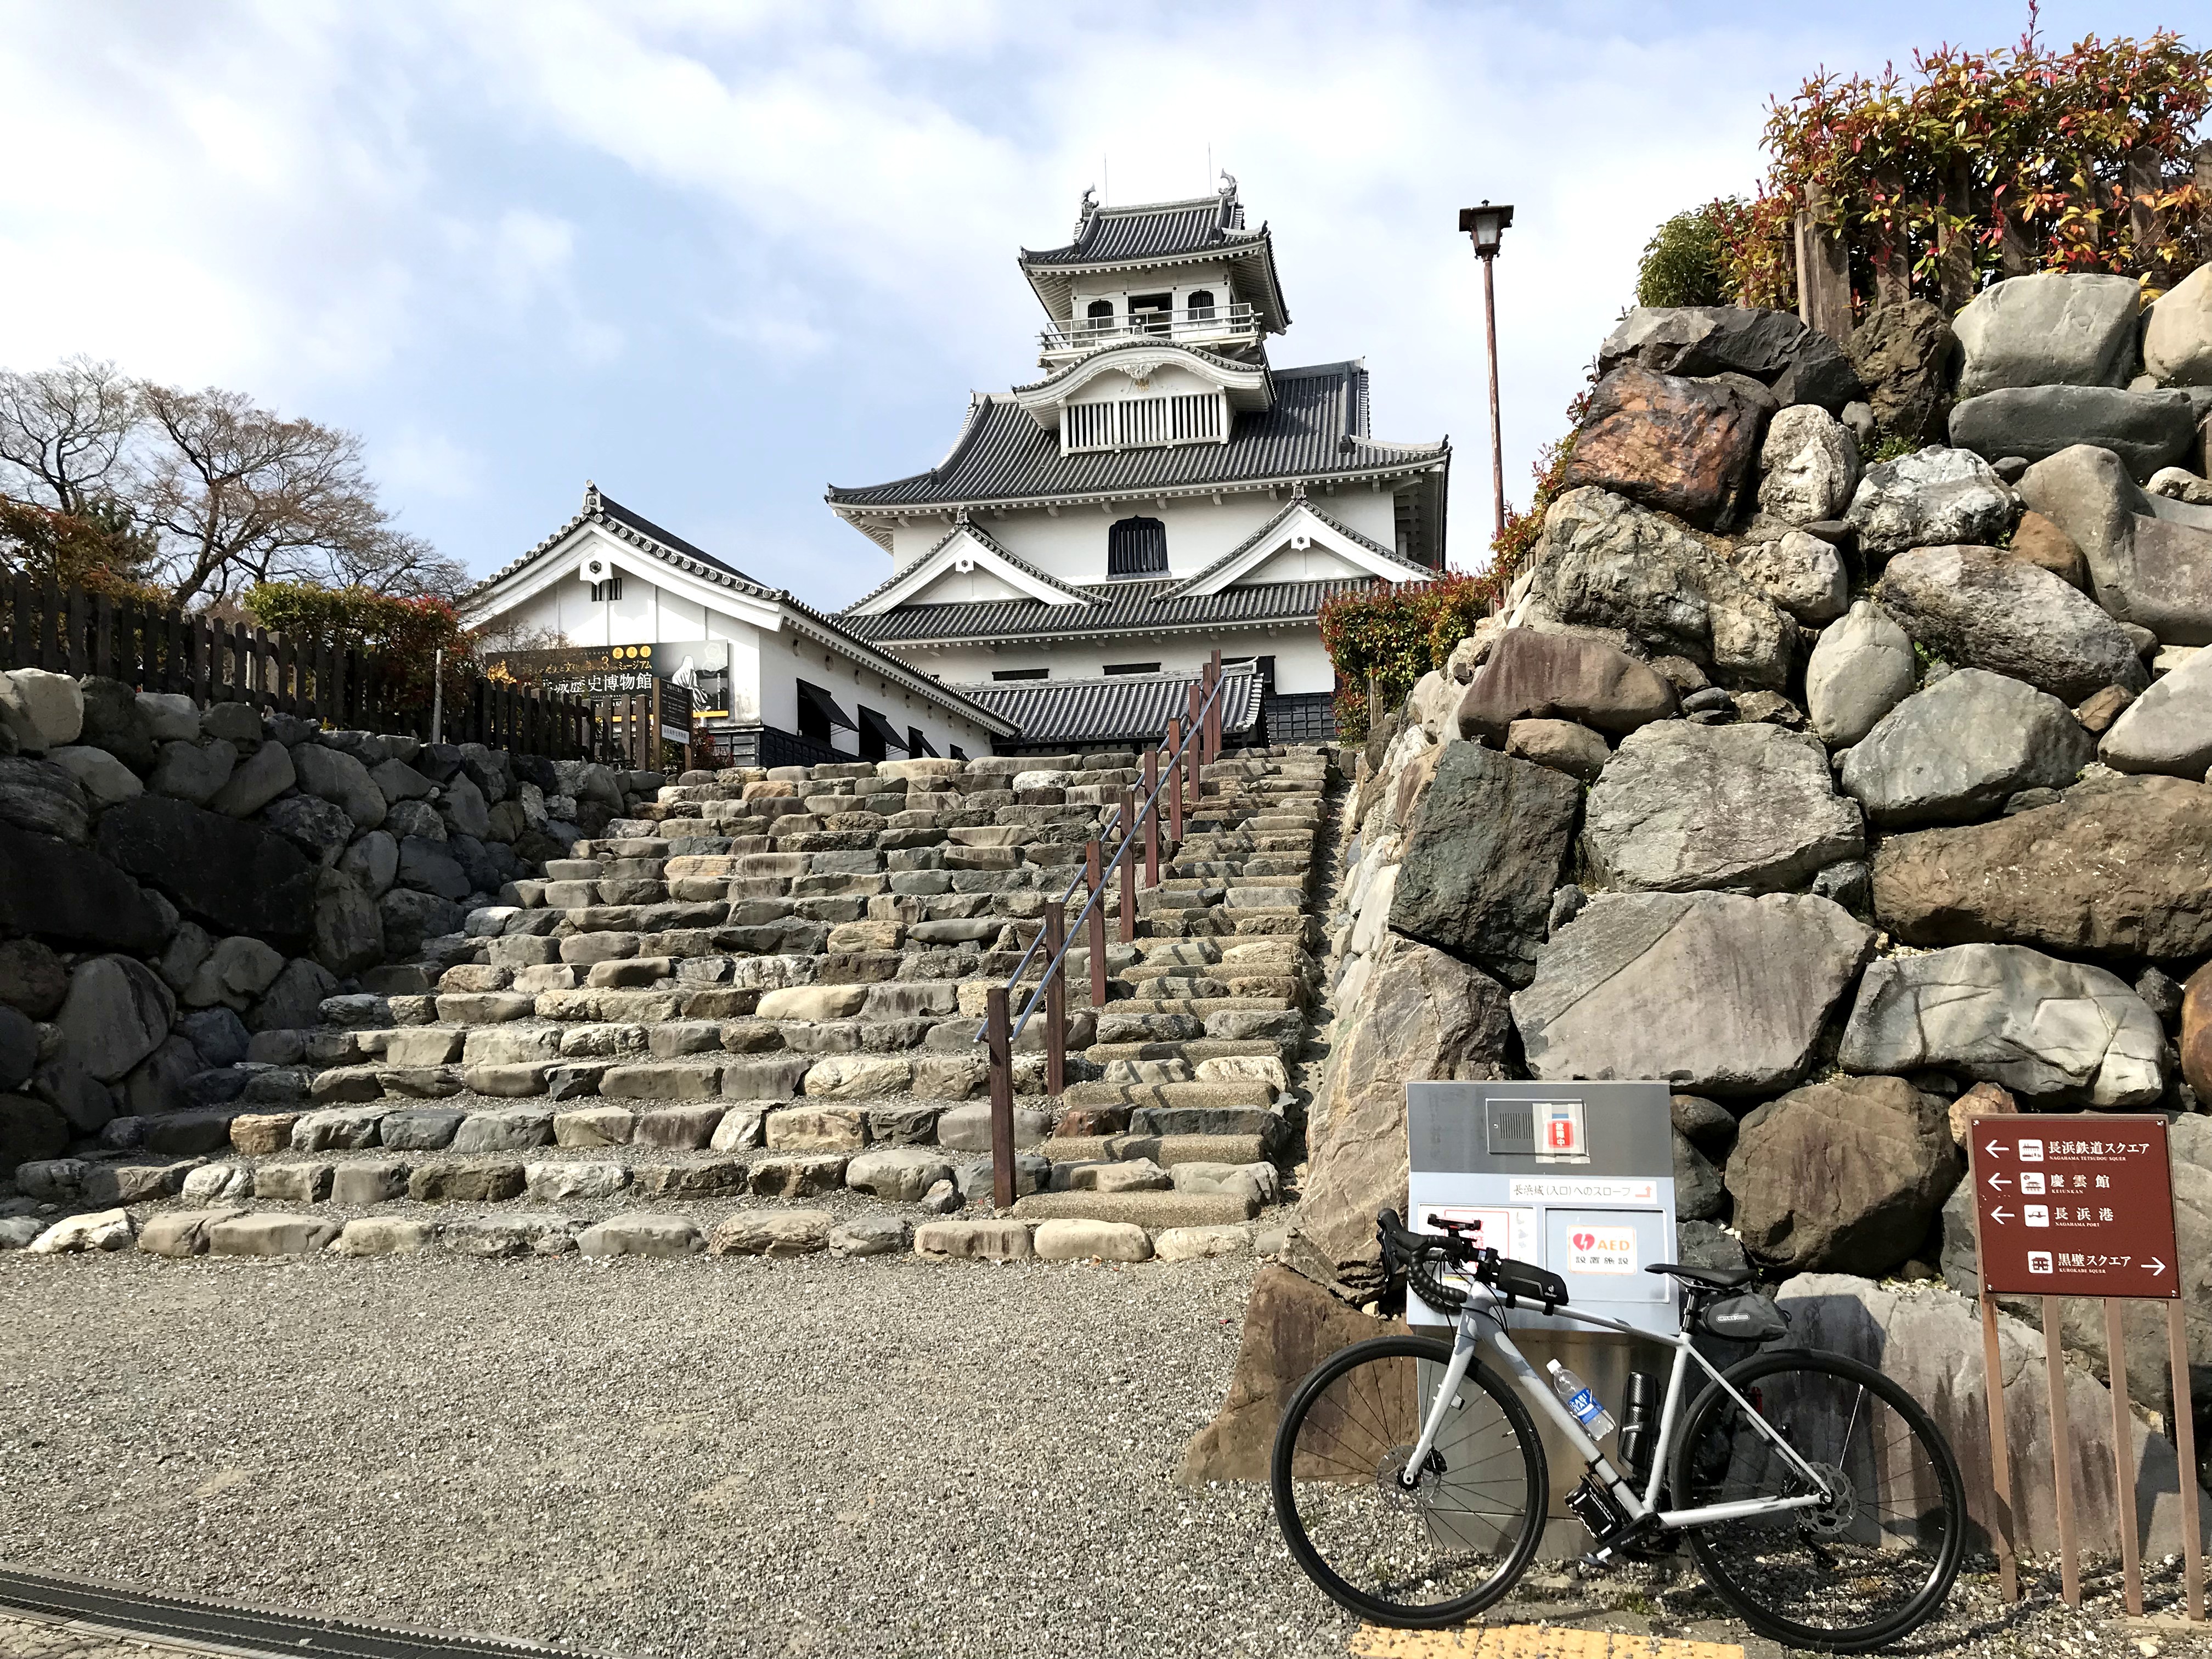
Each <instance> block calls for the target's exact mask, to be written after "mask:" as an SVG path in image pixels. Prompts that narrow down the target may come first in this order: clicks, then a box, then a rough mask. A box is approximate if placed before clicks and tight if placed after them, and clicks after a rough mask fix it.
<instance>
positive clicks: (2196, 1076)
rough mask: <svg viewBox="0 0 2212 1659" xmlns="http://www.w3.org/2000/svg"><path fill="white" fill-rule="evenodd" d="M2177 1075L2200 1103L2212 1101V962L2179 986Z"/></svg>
mask: <svg viewBox="0 0 2212 1659" xmlns="http://www.w3.org/2000/svg"><path fill="white" fill-rule="evenodd" d="M2181 1075H2182V1078H2183V1079H2184V1080H2185V1081H2186V1082H2187V1083H2188V1085H2189V1086H2190V1087H2191V1088H2192V1089H2194V1090H2196V1091H2197V1100H2198V1102H2199V1103H2205V1102H2212V963H2207V964H2206V965H2205V966H2203V967H2202V968H2199V969H2197V971H2196V972H2195V973H2193V974H2191V975H2190V976H2189V982H2188V983H2187V984H2186V985H2185V986H2183V987H2181Z"/></svg>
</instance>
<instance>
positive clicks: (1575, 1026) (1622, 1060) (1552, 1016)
mask: <svg viewBox="0 0 2212 1659" xmlns="http://www.w3.org/2000/svg"><path fill="white" fill-rule="evenodd" d="M1873 948H1874V933H1873V930H1872V929H1871V928H1869V927H1866V926H1865V925H1864V924H1863V923H1861V922H1859V921H1855V920H1853V919H1852V917H1851V916H1850V915H1849V913H1847V912H1846V911H1844V909H1843V908H1841V907H1840V906H1838V905H1836V904H1832V903H1831V902H1829V901H1828V900H1826V899H1822V898H1814V897H1810V896H1803V895H1796V894H1788V895H1784V894H1769V895H1766V896H1761V897H1757V898H1753V897H1749V896H1744V895H1741V894H1735V893H1613V894H1602V895H1600V896H1598V897H1596V898H1595V899H1593V900H1592V901H1591V902H1590V904H1589V908H1587V909H1585V910H1584V911H1583V913H1582V914H1581V915H1579V916H1577V917H1576V918H1575V920H1574V921H1571V922H1569V923H1568V924H1567V925H1566V926H1565V927H1563V928H1561V929H1560V930H1559V933H1558V934H1557V935H1556V936H1555V937H1554V938H1553V940H1552V942H1551V943H1550V944H1549V945H1547V946H1546V947H1545V949H1544V951H1543V953H1542V954H1541V956H1540V957H1538V958H1537V963H1536V977H1535V979H1534V981H1533V982H1532V983H1531V984H1530V985H1529V986H1528V988H1527V989H1525V990H1522V991H1517V992H1516V993H1515V994H1514V995H1513V1023H1514V1024H1515V1025H1516V1026H1517V1027H1518V1028H1519V1030H1520V1032H1521V1040H1522V1046H1523V1048H1524V1049H1525V1051H1526V1054H1527V1059H1528V1068H1529V1070H1530V1072H1531V1073H1534V1075H1535V1076H1536V1077H1538V1078H1542V1079H1553V1078H1559V1079H1566V1078H1592V1079H1606V1078H1662V1079H1666V1080H1668V1082H1669V1083H1671V1084H1672V1085H1674V1087H1676V1088H1677V1089H1680V1090H1682V1091H1686V1092H1689V1093H1695V1094H1709V1095H1715V1096H1719V1097H1723V1098H1726V1097H1733V1096H1741V1095H1759V1094H1768V1093H1771V1092H1772V1091H1775V1090H1777V1089H1784V1088H1787V1087H1789V1086H1790V1085H1791V1084H1793V1083H1795V1082H1796V1081H1797V1080H1798V1079H1800V1078H1802V1076H1803V1075H1804V1074H1805V1070H1806V1068H1807V1067H1808V1066H1809V1065H1810V1064H1811V1063H1812V1057H1813V1049H1814V1044H1815V1042H1818V1040H1819V1038H1820V1029H1821V1026H1822V1024H1824V1023H1825V1022H1826V1019H1827V1017H1828V1014H1829V1012H1830V1011H1831V1010H1832V1008H1834V1007H1835V1006H1836V1005H1837V1003H1838V1002H1839V1001H1840V1000H1842V998H1843V995H1844V992H1845V991H1847V990H1848V989H1849V988H1850V985H1851V982H1852V981H1854V980H1855V979H1857V976H1858V971H1859V969H1860V968H1861V966H1862V965H1863V964H1864V963H1865V961H1866V959H1867V957H1869V955H1870V954H1871V953H1872V951H1873ZM1401 1155H1402V1153H1401ZM1311 1201H1312V1200H1311V1197H1310V1193H1309V1197H1308V1200H1307V1202H1308V1204H1309V1206H1310V1204H1311ZM1370 1219H1371V1213H1370Z"/></svg>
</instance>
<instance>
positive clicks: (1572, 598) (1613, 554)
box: [1531, 489, 1797, 690]
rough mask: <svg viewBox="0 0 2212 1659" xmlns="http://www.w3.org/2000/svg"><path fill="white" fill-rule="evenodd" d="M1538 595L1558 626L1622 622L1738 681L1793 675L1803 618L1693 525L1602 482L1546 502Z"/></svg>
mask: <svg viewBox="0 0 2212 1659" xmlns="http://www.w3.org/2000/svg"><path fill="white" fill-rule="evenodd" d="M1531 597H1532V599H1538V600H1541V604H1542V606H1543V608H1544V610H1545V611H1547V613H1548V615H1549V616H1550V617H1552V618H1553V619H1556V621H1557V622H1559V623H1567V624H1571V625H1581V626H1585V627H1597V628H1605V629H1619V630H1620V631H1621V632H1622V633H1623V634H1625V635H1626V636H1627V637H1629V638H1631V639H1633V640H1635V641H1638V643H1639V644H1640V645H1641V646H1643V647H1644V649H1646V650H1648V651H1650V652H1651V653H1653V654H1655V655H1677V656H1683V657H1686V658H1688V659H1690V660H1691V661H1692V662H1694V663H1697V664H1699V665H1701V666H1707V667H1710V668H1711V670H1712V671H1713V673H1714V675H1715V677H1716V678H1718V679H1721V680H1723V681H1724V682H1726V683H1729V684H1736V685H1745V686H1766V687H1769V688H1771V689H1773V690H1782V689H1783V688H1784V686H1786V685H1787V684H1788V682H1789V678H1790V659H1791V655H1792V653H1793V652H1794V651H1795V649H1796V633H1797V629H1796V623H1795V622H1794V621H1792V620H1791V619H1790V617H1789V616H1788V615H1787V614H1786V613H1784V611H1782V610H1781V609H1780V608H1779V607H1778V606H1777V605H1775V604H1774V603H1773V602H1772V601H1771V600H1770V599H1767V598H1766V597H1765V595H1764V594H1762V593H1760V592H1759V591H1758V590H1757V589H1756V588H1754V587H1753V586H1752V585H1751V584H1750V583H1749V582H1747V581H1746V580H1744V579H1743V578H1742V577H1741V575H1739V574H1737V573H1736V572H1735V569H1733V568H1731V567H1730V566H1729V564H1728V563H1727V562H1725V561H1724V560H1723V559H1721V558H1720V557H1718V556H1717V555H1715V554H1714V553H1713V552H1712V551H1711V550H1710V549H1709V548H1708V547H1707V546H1706V545H1705V543H1703V542H1701V541H1699V540H1698V539H1697V538H1695V537H1694V536H1692V535H1691V534H1690V533H1689V532H1687V531H1685V530H1682V529H1680V528H1679V527H1678V526H1674V525H1673V524H1671V523H1669V522H1668V520H1665V519H1663V518H1662V517H1660V515H1659V514H1657V513H1652V512H1650V511H1648V510H1646V509H1645V508H1643V507H1638V506H1636V505H1635V504H1634V503H1632V502H1630V501H1626V500H1624V499H1622V498H1621V497H1620V496H1619V495H1612V494H1609V493H1608V492H1607V491H1605V490H1602V489H1574V490H1570V491H1568V492H1567V493H1566V494H1565V495H1561V496H1560V497H1559V500H1557V501H1553V503H1552V505H1551V506H1550V507H1548V508H1547V509H1546V512H1545V514H1544V533H1543V539H1542V543H1541V555H1540V562H1539V563H1538V565H1537V569H1536V574H1535V577H1534V582H1533V585H1532V588H1531Z"/></svg>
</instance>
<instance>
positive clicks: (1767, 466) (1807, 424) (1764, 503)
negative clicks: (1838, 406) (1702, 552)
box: [1759, 404, 1859, 524]
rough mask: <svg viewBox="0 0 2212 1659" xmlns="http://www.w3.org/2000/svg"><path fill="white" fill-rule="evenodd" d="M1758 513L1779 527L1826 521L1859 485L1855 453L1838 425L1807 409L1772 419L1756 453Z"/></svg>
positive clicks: (1797, 407)
mask: <svg viewBox="0 0 2212 1659" xmlns="http://www.w3.org/2000/svg"><path fill="white" fill-rule="evenodd" d="M1759 471H1760V474H1761V475H1762V476H1761V477H1760V478H1759V512H1760V513H1761V514H1763V515H1764V516H1765V517H1767V518H1771V519H1775V520H1780V521H1781V522H1782V523H1784V524H1811V523H1812V522H1814V520H1819V519H1832V518H1836V517H1838V515H1840V514H1841V513H1842V512H1843V510H1844V508H1845V507H1849V506H1850V501H1851V492H1852V491H1853V490H1854V489H1857V487H1858V482H1859V447H1858V443H1857V441H1856V440H1855V439H1853V438H1852V436H1851V435H1850V432H1849V431H1847V430H1846V429H1845V428H1844V424H1843V422H1840V421H1838V419H1837V418H1836V417H1835V416H1832V415H1831V414H1829V413H1828V412H1827V411H1826V410H1824V409H1821V408H1820V407H1819V406H1817V405H1816V404H1796V405H1795V406H1794V407H1792V408H1789V409H1785V410H1781V411H1780V412H1779V413H1778V414H1777V415H1776V416H1775V417H1774V419H1773V421H1772V422H1770V423H1769V425H1768V426H1767V428H1766V441H1765V444H1764V445H1763V446H1762V447H1760V450H1759Z"/></svg>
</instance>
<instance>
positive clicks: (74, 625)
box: [64, 587, 91, 679]
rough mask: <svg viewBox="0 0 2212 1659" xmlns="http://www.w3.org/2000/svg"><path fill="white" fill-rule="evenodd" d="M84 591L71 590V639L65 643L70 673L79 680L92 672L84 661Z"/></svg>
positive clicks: (80, 589) (74, 588)
mask: <svg viewBox="0 0 2212 1659" xmlns="http://www.w3.org/2000/svg"><path fill="white" fill-rule="evenodd" d="M84 600H85V592H84V589H82V587H72V588H71V589H70V591H69V638H68V640H67V641H65V642H64V643H65V645H66V647H67V652H66V654H67V656H68V658H69V671H70V673H71V674H72V675H73V676H75V677H76V678H78V679H82V678H84V677H85V675H86V674H88V672H90V671H91V670H90V668H89V667H88V665H87V664H86V662H85V659H84V614H85V613H84Z"/></svg>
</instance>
